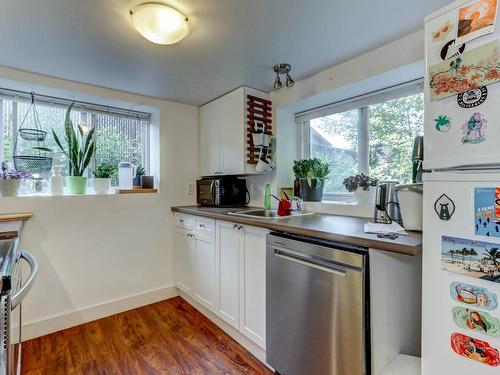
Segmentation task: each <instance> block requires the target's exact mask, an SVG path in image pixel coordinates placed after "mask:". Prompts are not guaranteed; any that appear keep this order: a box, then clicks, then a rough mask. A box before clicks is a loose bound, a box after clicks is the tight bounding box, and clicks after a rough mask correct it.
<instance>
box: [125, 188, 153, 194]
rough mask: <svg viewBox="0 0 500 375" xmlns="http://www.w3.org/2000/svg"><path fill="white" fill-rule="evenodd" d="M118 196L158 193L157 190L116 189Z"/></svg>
mask: <svg viewBox="0 0 500 375" xmlns="http://www.w3.org/2000/svg"><path fill="white" fill-rule="evenodd" d="M117 193H118V194H147V193H158V189H118V190H117Z"/></svg>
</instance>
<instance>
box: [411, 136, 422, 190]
mask: <svg viewBox="0 0 500 375" xmlns="http://www.w3.org/2000/svg"><path fill="white" fill-rule="evenodd" d="M412 162H413V173H412V181H413V183H414V184H415V183H420V182H422V172H423V171H424V137H423V136H422V135H419V136H418V137H415V140H414V141H413V154H412Z"/></svg>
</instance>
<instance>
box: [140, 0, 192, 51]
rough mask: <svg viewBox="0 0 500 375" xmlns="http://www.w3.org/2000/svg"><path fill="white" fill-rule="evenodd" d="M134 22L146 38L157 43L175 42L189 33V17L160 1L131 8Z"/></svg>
mask: <svg viewBox="0 0 500 375" xmlns="http://www.w3.org/2000/svg"><path fill="white" fill-rule="evenodd" d="M130 15H131V17H132V23H133V25H134V27H135V28H136V29H137V31H138V32H139V33H140V34H141V35H142V36H143V37H144V38H146V39H148V40H150V41H151V42H153V43H157V44H174V43H177V42H179V41H180V40H182V39H183V38H184V37H185V36H186V35H187V33H188V31H189V28H188V24H187V22H188V18H187V17H186V16H185V15H184V14H182V13H181V12H179V11H178V10H176V9H174V8H171V7H169V6H167V5H165V4H160V3H144V4H141V5H139V6H137V7H135V8H134V9H131V10H130Z"/></svg>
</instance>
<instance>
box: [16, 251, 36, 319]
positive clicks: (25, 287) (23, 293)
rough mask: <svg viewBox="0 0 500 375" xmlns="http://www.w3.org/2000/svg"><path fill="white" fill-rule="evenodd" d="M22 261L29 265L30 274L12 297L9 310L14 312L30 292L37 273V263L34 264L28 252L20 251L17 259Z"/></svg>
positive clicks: (34, 260) (33, 259) (34, 261)
mask: <svg viewBox="0 0 500 375" xmlns="http://www.w3.org/2000/svg"><path fill="white" fill-rule="evenodd" d="M21 258H22V259H24V260H25V261H26V262H28V264H29V265H30V274H29V276H28V278H27V279H26V281H25V282H24V284H23V285H22V286H21V288H20V289H19V290H18V291H17V292H16V293H15V294H14V295H13V296H12V300H11V309H12V310H14V309H15V308H16V307H17V306H18V305H19V304H20V303H21V301H22V300H23V298H24V297H26V294H28V292H29V291H30V289H31V287H32V286H33V283H34V282H35V279H36V275H37V273H38V263H37V262H36V259H35V258H34V257H33V256H32V255H31V254H30V253H28V252H26V251H21V256H20V257H19V259H21Z"/></svg>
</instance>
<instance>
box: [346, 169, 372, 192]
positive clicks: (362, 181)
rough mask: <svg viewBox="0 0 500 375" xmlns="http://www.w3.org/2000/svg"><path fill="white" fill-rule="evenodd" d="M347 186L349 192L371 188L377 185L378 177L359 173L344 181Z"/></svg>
mask: <svg viewBox="0 0 500 375" xmlns="http://www.w3.org/2000/svg"><path fill="white" fill-rule="evenodd" d="M343 184H344V186H345V188H346V189H347V191H348V192H349V193H352V192H353V191H356V190H358V188H362V189H363V190H365V191H366V190H369V189H370V186H377V184H378V179H376V178H373V177H370V176H368V175H366V174H363V173H361V174H357V175H355V176H349V177H347V178H346V179H345V180H344V182H343Z"/></svg>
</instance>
